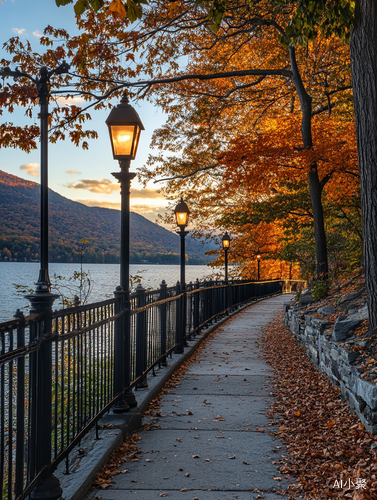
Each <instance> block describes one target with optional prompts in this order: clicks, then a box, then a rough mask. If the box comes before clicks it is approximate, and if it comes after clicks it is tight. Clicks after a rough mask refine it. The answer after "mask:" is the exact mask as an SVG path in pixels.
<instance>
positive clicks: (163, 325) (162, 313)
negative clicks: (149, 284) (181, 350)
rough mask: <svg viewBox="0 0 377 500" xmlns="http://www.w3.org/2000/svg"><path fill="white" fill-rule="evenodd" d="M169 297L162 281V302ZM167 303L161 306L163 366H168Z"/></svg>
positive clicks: (165, 285)
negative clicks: (166, 354)
mask: <svg viewBox="0 0 377 500" xmlns="http://www.w3.org/2000/svg"><path fill="white" fill-rule="evenodd" d="M166 297H167V284H166V281H165V280H162V282H161V285H160V300H165V299H166ZM165 353H166V303H165V304H161V305H160V356H163V358H162V361H161V365H162V366H167V361H166V356H164V354H165Z"/></svg>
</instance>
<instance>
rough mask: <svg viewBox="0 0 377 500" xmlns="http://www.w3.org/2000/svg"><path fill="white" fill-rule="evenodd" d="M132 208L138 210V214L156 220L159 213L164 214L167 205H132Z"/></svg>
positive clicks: (134, 210) (133, 210)
mask: <svg viewBox="0 0 377 500" xmlns="http://www.w3.org/2000/svg"><path fill="white" fill-rule="evenodd" d="M131 210H132V212H136V213H137V214H140V215H142V216H143V217H145V218H146V219H149V220H151V221H152V222H154V221H155V220H156V217H157V216H158V215H160V214H161V215H163V213H164V211H165V207H161V206H160V207H156V206H153V205H132V206H131Z"/></svg>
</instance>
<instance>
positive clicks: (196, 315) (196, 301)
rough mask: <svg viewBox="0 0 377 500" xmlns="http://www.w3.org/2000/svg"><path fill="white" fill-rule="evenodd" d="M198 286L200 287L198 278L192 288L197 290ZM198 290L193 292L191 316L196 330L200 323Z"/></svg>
mask: <svg viewBox="0 0 377 500" xmlns="http://www.w3.org/2000/svg"><path fill="white" fill-rule="evenodd" d="M199 287H200V283H199V280H198V279H197V280H196V281H195V285H194V289H195V290H199ZM199 299H200V292H199V291H197V292H196V293H194V314H193V318H194V330H196V329H197V328H198V327H199V325H200V323H199V320H200V316H199V314H200V309H199V308H200V300H199Z"/></svg>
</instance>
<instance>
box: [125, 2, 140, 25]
mask: <svg viewBox="0 0 377 500" xmlns="http://www.w3.org/2000/svg"><path fill="white" fill-rule="evenodd" d="M142 15H143V9H142V8H141V6H140V5H137V4H136V3H135V2H134V1H133V0H127V17H128V19H129V20H130V21H131V23H133V22H134V21H136V19H141V16H142Z"/></svg>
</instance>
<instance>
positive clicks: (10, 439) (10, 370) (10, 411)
mask: <svg viewBox="0 0 377 500" xmlns="http://www.w3.org/2000/svg"><path fill="white" fill-rule="evenodd" d="M9 351H13V330H10V332H9ZM8 401H9V403H8V498H13V494H12V489H13V488H12V486H13V481H12V476H13V360H12V361H10V362H9V363H8Z"/></svg>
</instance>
